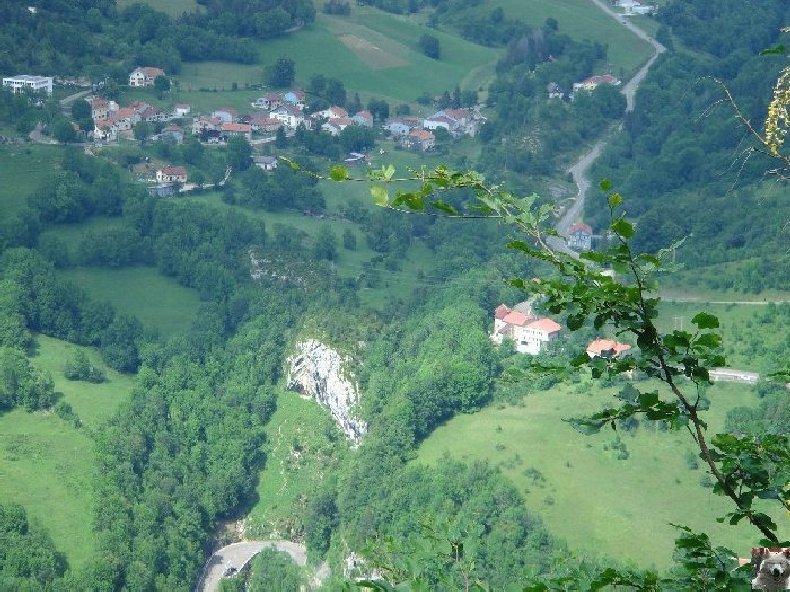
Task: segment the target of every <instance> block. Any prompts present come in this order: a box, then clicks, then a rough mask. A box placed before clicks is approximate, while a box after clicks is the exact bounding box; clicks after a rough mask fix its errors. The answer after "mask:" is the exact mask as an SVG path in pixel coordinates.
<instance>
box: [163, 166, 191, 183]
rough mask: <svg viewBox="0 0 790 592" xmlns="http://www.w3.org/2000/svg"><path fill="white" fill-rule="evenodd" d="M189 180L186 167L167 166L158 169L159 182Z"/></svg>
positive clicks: (184, 181) (182, 181)
mask: <svg viewBox="0 0 790 592" xmlns="http://www.w3.org/2000/svg"><path fill="white" fill-rule="evenodd" d="M176 181H178V182H179V183H186V182H187V170H186V169H185V168H184V167H174V166H167V167H163V168H161V169H158V170H157V171H156V182H157V183H174V182H176Z"/></svg>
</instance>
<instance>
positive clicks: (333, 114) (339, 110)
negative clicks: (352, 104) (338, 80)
mask: <svg viewBox="0 0 790 592" xmlns="http://www.w3.org/2000/svg"><path fill="white" fill-rule="evenodd" d="M310 117H312V118H313V119H337V118H338V117H348V111H346V110H345V109H343V107H338V106H336V105H334V106H332V107H329V108H327V109H323V110H321V111H316V112H315V113H313V114H312V115H310Z"/></svg>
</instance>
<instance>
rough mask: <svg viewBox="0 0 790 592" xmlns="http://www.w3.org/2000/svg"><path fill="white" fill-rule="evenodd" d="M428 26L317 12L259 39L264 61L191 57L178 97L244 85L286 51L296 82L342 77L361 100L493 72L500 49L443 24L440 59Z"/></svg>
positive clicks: (357, 11)
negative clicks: (424, 43)
mask: <svg viewBox="0 0 790 592" xmlns="http://www.w3.org/2000/svg"><path fill="white" fill-rule="evenodd" d="M426 30H427V29H426V28H425V27H424V26H421V25H419V24H418V23H416V22H414V21H410V20H407V19H401V18H399V17H397V16H396V15H391V14H387V13H385V12H382V11H378V10H375V9H373V8H368V7H364V6H355V7H354V9H353V11H352V14H351V16H349V17H334V16H328V15H324V14H322V13H319V14H317V15H316V21H315V23H313V24H312V25H310V26H309V27H306V28H305V29H303V30H301V31H297V32H295V33H292V34H290V35H288V36H285V37H282V38H278V39H272V40H267V41H265V42H261V43H260V48H261V63H260V64H256V65H250V66H244V65H238V64H224V63H218V62H203V63H199V64H185V65H184V68H183V71H182V73H181V74H180V75H179V77H178V78H179V81H180V84H181V91H180V93H179V95H178V100H184V101H190V102H191V101H196V100H199V97H196V96H195V95H194V94H193V93H191V92H189V91H190V90H192V91H194V90H197V89H199V88H209V89H214V88H216V89H218V90H221V89H223V88H224V89H230V87H231V84H232V83H233V82H236V83H237V84H238V86H239V88H243V86H244V84H245V83H260V82H262V79H263V70H262V68H263V67H265V66H267V65H269V64H272V63H274V61H275V60H276V59H277V58H278V57H280V56H289V57H291V58H292V59H293V60H294V61H295V62H296V78H297V84H302V85H304V84H306V83H307V82H308V81H309V80H310V77H311V76H312V75H314V74H323V75H325V76H328V77H335V78H338V79H340V80H342V81H343V83H344V84H345V86H346V88H347V89H348V90H349V91H351V92H359V93H360V95H362V97H363V100H365V99H366V98H369V97H371V96H376V97H381V98H385V99H388V100H391V101H394V102H412V101H414V100H415V99H416V98H417V96H419V95H420V94H422V93H423V92H428V93H431V94H435V93H441V92H442V91H444V90H452V89H453V87H454V86H455V85H456V84H458V83H461V82H463V84H464V87H465V88H478V87H479V86H481V85H482V84H484V83H485V82H486V81H487V80H488V79H489V76H490V74H491V73H493V64H494V63H495V61H496V59H497V57H498V52H497V51H496V50H493V49H490V48H485V47H480V46H478V45H475V44H472V43H469V42H467V41H464V40H462V39H459V38H457V37H455V36H453V35H449V34H446V33H442V32H437V33H436V35H437V37H439V40H440V44H441V47H442V58H441V60H439V61H438V62H437V61H435V60H432V59H430V58H427V57H426V56H424V55H422V53H420V51H419V50H418V48H417V40H418V39H419V37H420V35H422V34H423V33H425V31H426ZM202 94H206V93H202ZM244 99H245V100H247V97H246V96H245V97H244ZM247 102H249V101H248V100H247Z"/></svg>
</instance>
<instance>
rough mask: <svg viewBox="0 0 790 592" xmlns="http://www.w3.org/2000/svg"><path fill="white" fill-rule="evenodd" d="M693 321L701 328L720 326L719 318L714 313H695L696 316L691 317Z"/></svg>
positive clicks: (716, 327)
mask: <svg viewBox="0 0 790 592" xmlns="http://www.w3.org/2000/svg"><path fill="white" fill-rule="evenodd" d="M691 322H692V323H694V324H695V325H696V326H697V327H699V328H700V329H718V328H719V318H718V317H717V316H716V315H712V314H710V313H707V312H698V313H697V314H696V315H694V318H693V319H691Z"/></svg>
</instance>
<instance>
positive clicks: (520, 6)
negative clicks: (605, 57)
mask: <svg viewBox="0 0 790 592" xmlns="http://www.w3.org/2000/svg"><path fill="white" fill-rule="evenodd" d="M495 6H501V7H502V8H503V9H504V11H505V15H506V16H507V17H508V18H518V19H521V20H523V21H524V22H526V23H528V24H529V25H532V26H533V27H540V26H541V25H542V24H543V23H544V22H545V21H546V19H547V18H553V19H556V21H557V22H558V24H559V31H560V32H561V33H565V34H567V35H569V36H571V37H572V38H574V39H579V40H581V39H589V40H590V41H598V42H600V43H603V44H605V45H608V46H609V64H610V66H611V71H612V73H613V74H614V75H616V76H619V75H621V71H622V74H624V75H625V76H626V77H627V76H630V75H631V74H633V73H634V72H635V71H636V70H637V69H638V68H639V66H641V65H642V64H643V63H644V62H645V61H646V60H647V59H648V58H649V57H650V55H651V53H652V52H651V48H650V45H649V44H647V43H646V42H644V41H642V40H641V39H639V38H637V37H636V36H634V35H633V34H632V33H631V32H629V31H628V30H627V29H625V27H623V26H622V25H620V24H618V23H617V22H616V21H615V20H614V19H613V18H612V17H610V16H609V15H607V14H606V13H604V12H603V11H602V10H601V9H599V8H598V7H597V6H595V5H594V4H593V3H592V2H590V1H589V0H562V1H561V2H557V1H556V0H529V1H528V2H525V1H524V0H493V1H492V2H490V3H486V5H485V10H486V11H490V10H492V9H493V8H494V7H495Z"/></svg>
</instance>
